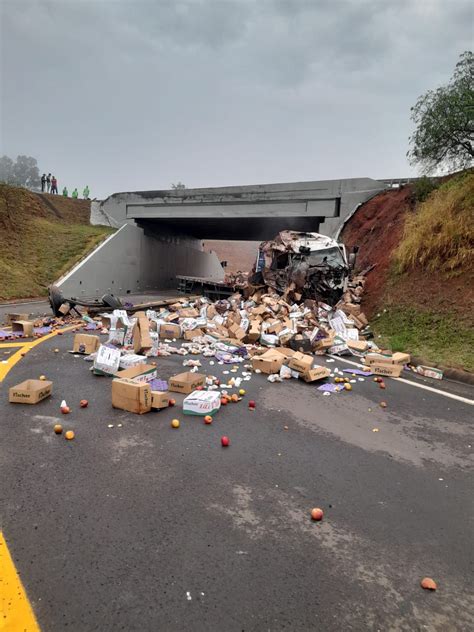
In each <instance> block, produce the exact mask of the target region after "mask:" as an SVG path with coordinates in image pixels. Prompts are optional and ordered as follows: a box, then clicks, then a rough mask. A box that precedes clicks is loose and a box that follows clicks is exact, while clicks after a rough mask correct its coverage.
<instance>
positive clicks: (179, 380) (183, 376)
mask: <svg viewBox="0 0 474 632" xmlns="http://www.w3.org/2000/svg"><path fill="white" fill-rule="evenodd" d="M205 382H206V376H205V375H202V374H201V373H191V372H190V371H188V372H187V373H179V374H178V375H174V376H173V377H171V378H170V379H169V380H168V390H170V391H172V392H173V393H184V394H185V395H188V394H189V393H192V392H193V391H195V390H196V389H197V387H198V386H204V383H205Z"/></svg>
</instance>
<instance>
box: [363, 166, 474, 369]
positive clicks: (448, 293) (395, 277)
mask: <svg viewBox="0 0 474 632" xmlns="http://www.w3.org/2000/svg"><path fill="white" fill-rule="evenodd" d="M380 306H381V309H380V311H379V312H378V315H376V316H375V318H374V320H373V326H374V329H375V331H376V332H377V333H379V334H380V335H382V336H383V337H384V338H385V339H386V340H387V342H388V343H389V344H390V346H391V347H392V348H393V349H394V350H395V351H398V350H400V351H401V350H409V351H410V352H411V353H412V354H413V355H416V356H418V357H421V358H423V359H425V360H426V361H427V362H429V363H433V364H438V365H442V366H450V367H455V368H463V369H466V370H468V371H474V354H473V349H474V326H473V325H474V321H473V313H474V173H473V172H472V171H470V172H466V173H462V174H460V175H458V176H455V177H453V178H451V179H449V180H448V181H446V182H445V183H444V184H442V185H441V186H440V187H439V188H438V189H437V190H435V191H434V192H433V193H431V195H430V196H429V197H428V198H427V200H426V201H424V202H422V203H421V204H419V205H417V207H416V208H415V210H414V212H413V213H412V214H409V215H408V216H407V218H406V221H405V226H404V232H403V236H402V239H401V241H400V244H399V245H398V247H397V248H396V249H395V250H394V252H393V256H392V266H391V268H390V273H389V278H388V281H387V285H386V290H385V294H384V296H383V300H382V301H380Z"/></svg>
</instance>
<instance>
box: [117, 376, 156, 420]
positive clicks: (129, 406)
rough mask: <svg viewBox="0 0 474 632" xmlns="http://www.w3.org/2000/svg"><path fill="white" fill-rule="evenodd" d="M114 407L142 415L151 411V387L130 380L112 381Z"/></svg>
mask: <svg viewBox="0 0 474 632" xmlns="http://www.w3.org/2000/svg"><path fill="white" fill-rule="evenodd" d="M112 406H113V407H114V408H120V409H121V410H127V411H129V412H131V413H137V414H139V415H142V414H143V413H148V412H149V411H150V410H151V389H150V385H149V384H147V383H143V382H135V381H134V380H129V379H117V378H116V379H114V380H113V381H112Z"/></svg>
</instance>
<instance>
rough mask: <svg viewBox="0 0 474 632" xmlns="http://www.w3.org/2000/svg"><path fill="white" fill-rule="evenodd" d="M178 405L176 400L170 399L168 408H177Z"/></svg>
mask: <svg viewBox="0 0 474 632" xmlns="http://www.w3.org/2000/svg"><path fill="white" fill-rule="evenodd" d="M175 405H176V400H175V399H170V401H169V403H168V406H175Z"/></svg>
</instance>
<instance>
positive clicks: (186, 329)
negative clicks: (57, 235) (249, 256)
mask: <svg viewBox="0 0 474 632" xmlns="http://www.w3.org/2000/svg"><path fill="white" fill-rule="evenodd" d="M364 284H365V278H364V276H362V275H359V276H354V277H353V278H352V279H351V280H350V282H349V284H348V285H347V289H346V290H345V291H344V292H343V294H342V296H341V298H340V300H339V301H338V302H337V303H336V304H335V305H334V306H331V305H329V304H328V303H326V302H323V301H317V300H314V299H303V298H302V297H301V298H300V300H294V301H290V299H289V294H290V293H291V294H292V295H295V292H294V290H291V292H290V293H288V292H286V293H283V295H281V294H279V293H278V292H276V291H275V290H274V289H273V288H271V287H268V286H265V287H261V288H259V289H258V290H255V289H254V288H253V287H252V286H247V287H246V288H245V290H243V291H242V292H236V293H234V294H233V295H231V296H229V298H227V299H222V300H218V301H215V302H212V301H211V300H210V299H208V298H205V297H198V298H193V299H191V298H180V299H179V300H176V301H175V302H174V303H171V304H169V305H166V306H162V307H160V308H158V309H153V310H152V309H149V310H147V311H146V312H145V311H142V312H135V313H133V314H129V313H128V312H127V311H126V310H125V309H116V310H114V311H113V312H112V313H103V314H98V315H95V316H94V317H91V316H89V315H88V314H83V315H82V316H81V318H73V317H72V316H71V315H66V316H64V317H62V318H49V319H48V318H46V319H42V320H40V321H35V322H34V326H35V327H34V331H37V333H36V334H34V335H37V336H42V335H44V333H43V331H44V330H48V331H57V332H58V333H60V330H61V328H62V327H64V325H69V326H70V328H73V329H75V330H76V331H77V332H80V333H76V335H75V339H74V345H73V349H72V351H71V352H70V353H73V354H74V355H77V357H79V356H80V355H83V356H84V359H85V360H86V361H88V362H89V363H90V365H91V366H90V369H91V371H92V372H93V373H94V374H96V375H102V376H110V377H112V378H113V389H112V403H113V405H114V406H116V407H118V408H123V409H125V410H129V411H131V412H137V413H140V414H141V413H144V412H149V411H150V410H152V409H160V408H164V407H165V406H166V402H168V401H169V400H170V397H169V392H175V393H181V394H183V395H185V396H189V397H190V398H189V399H188V403H187V404H186V406H185V407H187V410H186V411H185V412H186V413H187V414H199V413H197V412H194V413H193V412H192V411H193V410H194V411H197V410H202V411H204V412H206V414H208V413H209V410H212V411H213V413H214V412H216V411H217V410H218V408H219V407H220V405H221V403H222V404H223V403H224V402H225V403H228V402H229V401H230V402H235V401H239V400H240V399H241V396H239V394H238V393H234V392H233V391H234V390H237V391H238V390H239V389H241V388H242V386H244V383H245V382H248V381H249V380H251V379H252V376H253V375H254V374H261V375H262V376H264V377H266V379H267V380H268V381H269V382H274V383H279V382H283V381H286V380H291V379H299V380H300V381H302V382H304V383H306V384H308V387H309V385H313V386H315V387H316V388H317V389H318V390H319V391H322V392H323V394H324V395H330V394H335V393H340V392H342V391H350V390H352V386H351V384H354V383H356V382H357V379H358V380H360V381H364V377H363V376H369V375H377V376H390V377H398V376H400V374H401V372H402V370H403V368H404V366H405V365H407V364H408V363H409V362H410V356H409V355H408V354H404V353H394V354H392V353H391V352H389V351H387V350H384V349H379V348H378V346H377V345H376V344H375V342H374V340H373V336H372V333H371V331H370V327H369V324H368V321H367V318H366V317H365V315H364V314H363V312H362V310H361V307H360V301H361V296H362V293H363V288H364ZM290 285H291V284H290ZM296 294H297V293H296ZM85 332H87V333H85ZM100 336H102V340H101V338H100ZM104 336H107V338H105V339H104ZM169 356H181V357H182V367H183V370H182V372H181V373H179V374H178V375H174V376H168V375H166V376H165V375H162V373H161V372H160V369H159V362H156V361H155V362H154V361H153V359H155V358H160V357H169ZM329 356H344V357H351V358H352V359H353V360H352V361H354V360H355V361H356V362H357V365H358V368H354V369H346V371H347V372H348V373H351V374H352V375H351V377H352V378H357V379H350V377H349V376H345V375H344V373H343V372H342V371H341V370H339V369H337V368H333V369H331V368H329V366H330V365H328V366H321V361H322V360H324V359H327V362H328V363H330V362H332V359H330V358H329ZM203 360H207V361H208V362H209V367H208V368H207V369H206V370H203V369H202V366H203ZM318 360H319V362H318ZM216 364H217V365H219V366H220V367H221V370H220V372H221V373H222V376H221V377H220V378H218V377H217V376H215V375H209V374H207V371H208V370H209V369H211V371H212V368H211V367H213V366H215V365H216ZM330 378H332V379H333V381H332V382H331V381H329V380H330ZM380 379H381V378H380ZM200 391H205V392H208V393H214V395H209V397H208V396H203V395H197V393H199V392H200ZM234 396H235V398H237V399H235V398H234ZM233 398H234V399H233ZM191 402H192V404H191ZM190 411H191V412H190Z"/></svg>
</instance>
